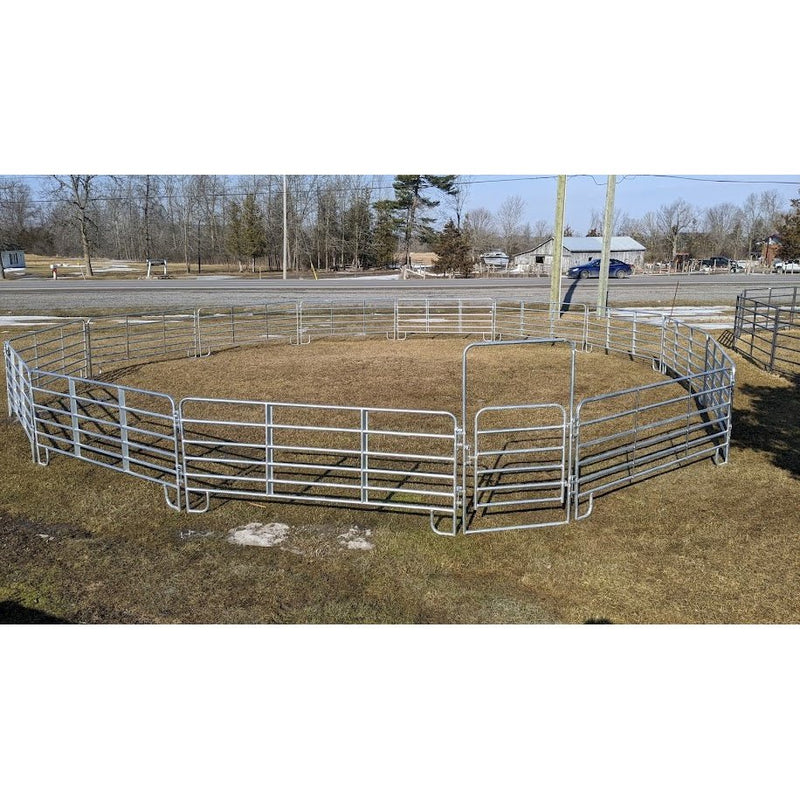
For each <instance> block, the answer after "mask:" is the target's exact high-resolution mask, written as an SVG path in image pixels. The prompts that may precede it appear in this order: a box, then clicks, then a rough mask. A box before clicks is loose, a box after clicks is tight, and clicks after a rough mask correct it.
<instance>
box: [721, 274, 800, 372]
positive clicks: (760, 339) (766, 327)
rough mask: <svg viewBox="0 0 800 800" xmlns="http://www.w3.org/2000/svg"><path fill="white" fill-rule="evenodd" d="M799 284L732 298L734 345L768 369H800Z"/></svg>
mask: <svg viewBox="0 0 800 800" xmlns="http://www.w3.org/2000/svg"><path fill="white" fill-rule="evenodd" d="M799 293H800V286H788V287H780V288H770V289H764V290H759V291H752V292H750V291H745V292H743V293H742V294H741V295H739V296H738V297H737V298H736V319H735V322H734V331H733V335H734V348H735V349H736V351H737V352H739V353H741V354H742V355H744V356H747V357H748V358H750V359H751V360H752V361H754V362H755V363H756V364H758V365H759V366H761V367H762V368H764V369H767V370H769V371H770V372H779V373H782V374H786V375H796V374H798V373H800V305H798V294H799Z"/></svg>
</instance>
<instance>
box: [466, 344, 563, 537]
mask: <svg viewBox="0 0 800 800" xmlns="http://www.w3.org/2000/svg"><path fill="white" fill-rule="evenodd" d="M537 344H550V345H553V344H566V345H569V347H570V376H569V400H568V406H566V407H565V406H564V405H561V404H560V403H535V404H515V405H508V406H484V407H483V408H480V409H478V411H477V412H476V413H475V419H474V424H473V428H472V439H473V442H474V446H470V443H469V436H468V433H467V431H468V428H467V357H468V354H469V352H470V350H472V349H473V348H476V347H506V346H511V345H537ZM576 351H577V344H576V343H575V342H574V341H571V340H570V339H563V338H541V339H509V340H505V341H503V340H498V341H489V342H473V343H472V344H469V345H467V346H466V347H465V348H464V352H463V354H462V360H461V429H462V431H463V445H462V459H461V462H462V463H461V468H462V480H461V532H462V533H464V534H471V533H493V532H497V531H508V530H525V529H530V528H544V527H552V526H554V525H566V524H567V523H568V522H569V521H570V518H571V517H570V515H571V508H572V495H573V491H572V484H573V474H572V461H573V453H572V451H573V417H574V411H575V354H576ZM534 408H536V409H542V408H559V409H561V412H562V423H561V425H560V426H559V425H547V426H542V425H538V426H531V427H530V428H524V429H521V428H518V427H517V428H513V429H507V430H504V429H502V428H500V429H496V430H495V429H493V430H484V431H481V430H480V428H479V425H478V420H479V417H480V416H481V414H483V413H484V412H488V411H504V410H509V411H511V410H525V409H534ZM559 428H560V430H561V442H562V443H561V446H560V447H559V448H555V449H556V450H558V451H560V454H561V463H560V469H561V479H560V481H558V482H557V483H554V482H553V481H539V482H537V481H527V482H523V483H518V484H511V485H510V486H508V488H515V489H519V490H525V489H531V490H533V489H535V488H536V487H540V488H541V487H546V486H550V487H553V488H555V487H556V486H558V488H559V490H560V498H553V497H551V498H548V499H549V500H551V501H552V500H556V499H560V502H561V505H562V507H563V509H564V518H563V519H559V520H555V521H552V520H549V521H546V522H528V523H525V524H523V525H504V526H495V527H487V528H471V527H470V525H469V517H470V515H471V512H473V511H474V510H476V509H478V508H483V509H490V508H499V507H501V506H504V505H505V506H508V505H511V504H513V502H514V501H512V502H511V503H509V502H507V501H502V500H501V501H491V500H490V501H487V502H480V501H479V495H480V494H481V492H483V491H485V490H486V488H488V487H485V486H481V485H480V484H479V476H480V474H481V470H480V469H479V467H478V458H479V456H480V455H481V452H480V448H479V435H480V434H481V433H484V434H485V433H506V432H508V433H511V432H515V433H519V432H521V431H523V430H525V431H530V432H535V431H544V430H551V431H552V430H556V429H559ZM553 450H554V448H552V447H543V448H524V449H522V450H518V451H507V452H511V453H514V452H518V453H528V454H530V453H534V452H539V453H543V452H552V451H553ZM469 465H471V466H472V477H473V480H472V483H471V484H470V481H469V478H468V469H469ZM558 466H559V465H558V464H556V463H554V464H553V465H552V467H553V468H558ZM500 471H502V472H503V473H504V474H513V472H514V470H513V469H504V470H500ZM494 472H498V470H495V471H494ZM522 472H525V473H526V474H528V475H529V474H530V470H527V469H526V470H520V474H522ZM484 474H486V471H484ZM516 502H517V503H518V504H519V505H526V504H527V505H535V503H536V502H537V501H536V500H533V499H531V500H530V501H527V503H526V501H525V500H520V501H516ZM532 513H535V512H532Z"/></svg>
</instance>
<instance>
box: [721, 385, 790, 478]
mask: <svg viewBox="0 0 800 800" xmlns="http://www.w3.org/2000/svg"><path fill="white" fill-rule="evenodd" d="M787 380H788V381H789V384H790V385H789V386H746V385H745V386H737V389H736V390H737V391H738V392H741V393H742V394H743V395H746V396H747V397H749V398H751V401H752V407H751V408H750V409H745V410H734V412H733V431H732V433H731V442H732V443H733V444H735V445H739V446H740V447H746V448H748V449H751V450H757V451H760V452H763V453H767V454H768V455H769V457H770V458H771V460H772V463H773V464H774V465H775V466H776V467H779V468H780V469H785V470H788V471H789V472H791V473H792V475H794V476H795V477H796V478H797V477H800V376H798V375H795V376H793V377H791V378H787Z"/></svg>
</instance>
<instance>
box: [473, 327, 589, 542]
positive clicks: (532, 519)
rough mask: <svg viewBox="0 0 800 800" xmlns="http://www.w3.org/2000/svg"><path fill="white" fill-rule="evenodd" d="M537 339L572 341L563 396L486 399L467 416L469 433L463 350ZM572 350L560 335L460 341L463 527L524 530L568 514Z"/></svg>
mask: <svg viewBox="0 0 800 800" xmlns="http://www.w3.org/2000/svg"><path fill="white" fill-rule="evenodd" d="M536 344H550V345H553V344H566V345H568V346H569V347H570V374H569V389H568V395H569V396H568V399H567V400H566V403H564V404H561V403H530V404H520V405H508V406H484V407H483V408H481V409H479V410H478V411H477V412H476V413H475V415H474V418H473V419H472V422H473V424H472V428H471V431H472V436H471V437H470V436H469V435H468V429H467V427H466V425H467V422H468V418H467V356H468V352H469V351H470V350H471V349H472V348H475V347H501V346H508V345H536ZM575 351H576V345H575V343H574V342H571V341H568V340H566V339H523V340H512V341H505V342H504V341H497V342H476V343H474V344H471V345H468V346H467V347H466V348H465V349H464V354H463V360H462V389H461V392H462V396H461V412H462V427H463V430H464V431H465V436H464V455H463V471H464V474H463V478H462V488H463V498H462V531H463V532H464V533H487V532H492V531H506V530H524V529H529V528H542V527H547V526H552V525H563V524H565V523H567V522H569V520H570V507H571V503H570V500H571V494H570V487H571V483H572V470H571V465H572V409H573V407H574V397H575ZM520 515H523V516H520ZM515 517H517V518H516V519H515ZM491 518H495V519H498V518H499V519H498V522H499V524H487V523H488V522H489V520H490V519H491Z"/></svg>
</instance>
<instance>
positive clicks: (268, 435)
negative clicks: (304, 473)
mask: <svg viewBox="0 0 800 800" xmlns="http://www.w3.org/2000/svg"><path fill="white" fill-rule="evenodd" d="M273 437H274V429H273V424H272V403H264V439H265V442H264V446H265V451H266V452H265V455H266V459H265V462H266V489H267V492H266V493H267V497H272V493H273V491H274V480H275V463H274V461H275V458H274V452H275V445H274V441H273Z"/></svg>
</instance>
